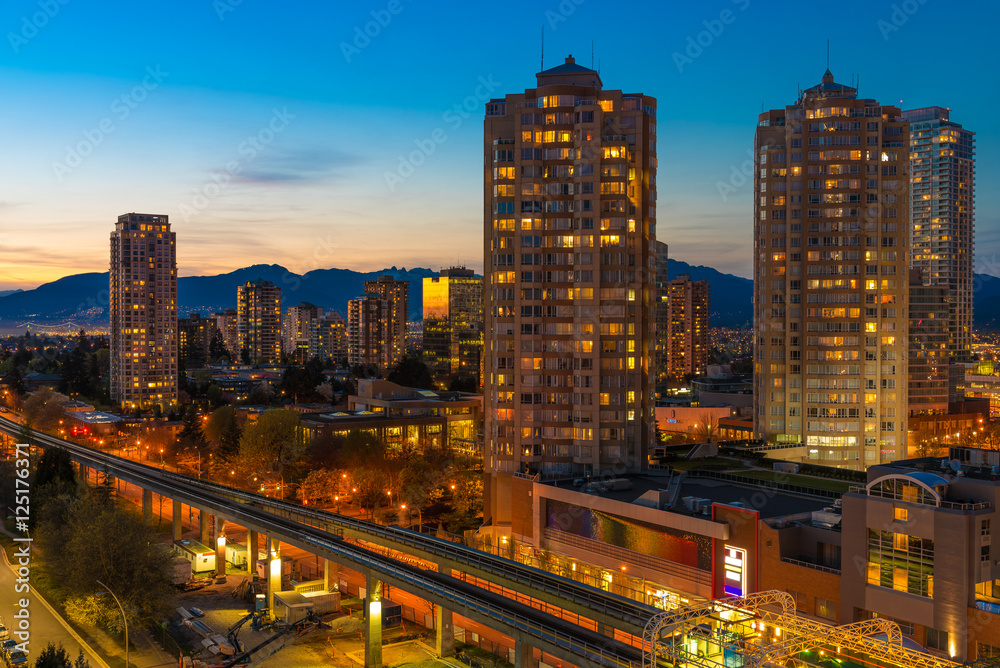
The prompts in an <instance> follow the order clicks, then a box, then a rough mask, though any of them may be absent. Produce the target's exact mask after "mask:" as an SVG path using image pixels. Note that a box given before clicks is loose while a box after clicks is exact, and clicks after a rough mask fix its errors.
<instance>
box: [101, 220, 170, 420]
mask: <svg viewBox="0 0 1000 668" xmlns="http://www.w3.org/2000/svg"><path fill="white" fill-rule="evenodd" d="M110 284H111V285H110V309H109V311H110V315H111V323H110V325H111V399H112V401H114V402H115V403H116V404H118V405H119V406H121V407H122V409H124V410H134V409H139V408H141V409H145V408H150V407H153V406H159V407H160V408H161V409H166V408H168V407H170V406H171V405H174V404H176V403H177V238H176V235H175V233H173V232H171V231H170V221H169V220H168V218H167V216H162V215H153V214H146V213H127V214H124V215H121V216H118V222H117V223H116V224H115V230H114V232H112V233H111V271H110Z"/></svg>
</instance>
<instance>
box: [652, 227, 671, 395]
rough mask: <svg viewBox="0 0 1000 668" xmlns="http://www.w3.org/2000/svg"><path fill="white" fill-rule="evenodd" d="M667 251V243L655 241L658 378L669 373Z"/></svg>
mask: <svg viewBox="0 0 1000 668" xmlns="http://www.w3.org/2000/svg"><path fill="white" fill-rule="evenodd" d="M667 251H668V247H667V244H665V243H663V242H662V241H655V242H653V256H654V258H655V259H654V262H655V263H656V269H655V271H654V278H653V280H654V281H655V283H656V293H655V296H654V314H655V318H656V338H655V339H654V341H655V350H656V352H655V354H654V356H653V360H654V361H653V370H654V374H653V375H654V378H655V379H656V380H661V379H664V378H666V375H667V336H668V333H669V332H670V327H669V324H670V310H669V309H668V308H667V297H668V290H667V284H668V283H669V282H670V273H669V263H668V261H667V260H668V258H667Z"/></svg>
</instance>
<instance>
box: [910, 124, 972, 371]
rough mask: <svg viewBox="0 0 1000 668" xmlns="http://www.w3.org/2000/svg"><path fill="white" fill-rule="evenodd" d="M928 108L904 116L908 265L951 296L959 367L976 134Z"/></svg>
mask: <svg viewBox="0 0 1000 668" xmlns="http://www.w3.org/2000/svg"><path fill="white" fill-rule="evenodd" d="M949 115H950V112H949V110H948V109H942V108H941V107H926V108H924V109H911V110H908V111H904V112H903V118H905V119H907V120H908V121H909V122H910V197H911V204H910V222H911V228H912V229H911V234H912V239H911V246H910V266H912V267H914V268H916V269H921V270H922V271H923V282H924V284H925V285H929V286H944V287H946V288H947V289H948V291H949V293H950V294H949V310H950V313H949V321H948V351H949V354H950V355H951V357H952V359H953V360H955V361H957V362H968V361H970V359H971V352H972V290H973V271H972V270H973V254H972V250H973V243H974V241H975V215H974V214H975V166H976V161H975V133H973V132H972V131H971V130H966V129H964V128H963V127H962V126H961V125H959V124H958V123H953V122H952V121H950V120H949Z"/></svg>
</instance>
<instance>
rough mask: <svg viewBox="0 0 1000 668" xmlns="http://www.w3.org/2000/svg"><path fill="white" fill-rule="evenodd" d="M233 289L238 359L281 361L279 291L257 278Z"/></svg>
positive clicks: (276, 287) (252, 361)
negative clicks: (234, 291) (234, 293)
mask: <svg viewBox="0 0 1000 668" xmlns="http://www.w3.org/2000/svg"><path fill="white" fill-rule="evenodd" d="M236 290H237V292H236V335H237V346H238V347H239V358H238V359H246V360H249V361H250V362H251V363H256V362H259V361H264V362H279V361H281V288H279V287H278V286H276V285H274V284H273V283H271V282H270V281H265V280H263V279H259V278H258V279H257V280H256V281H247V282H246V283H245V284H243V285H241V286H239V287H238V288H237V289H236Z"/></svg>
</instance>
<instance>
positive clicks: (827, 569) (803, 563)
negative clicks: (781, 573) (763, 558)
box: [781, 557, 840, 575]
mask: <svg viewBox="0 0 1000 668" xmlns="http://www.w3.org/2000/svg"><path fill="white" fill-rule="evenodd" d="M781 560H782V561H783V562H785V563H786V564H794V565H795V566H805V567H806V568H815V569H816V570H817V571H823V572H824V573H833V574H834V575H840V569H839V568H834V567H832V566H823V565H822V564H814V563H813V562H811V561H804V560H802V559H792V558H791V557H782V558H781Z"/></svg>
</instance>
